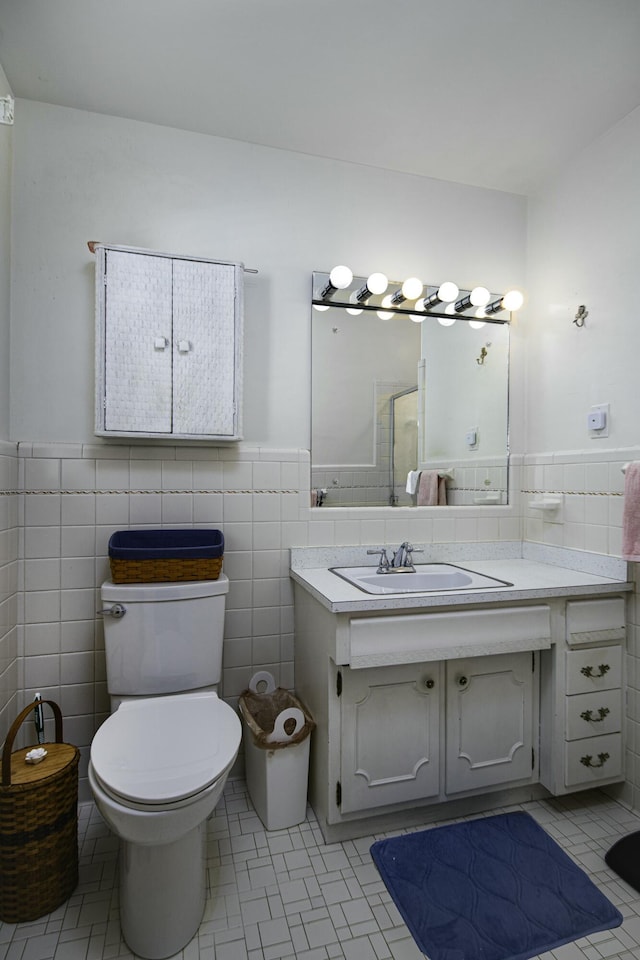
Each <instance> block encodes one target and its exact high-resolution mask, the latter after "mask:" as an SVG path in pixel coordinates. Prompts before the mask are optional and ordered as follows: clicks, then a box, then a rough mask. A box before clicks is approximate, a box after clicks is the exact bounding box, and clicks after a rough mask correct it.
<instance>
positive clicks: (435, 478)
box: [416, 470, 447, 507]
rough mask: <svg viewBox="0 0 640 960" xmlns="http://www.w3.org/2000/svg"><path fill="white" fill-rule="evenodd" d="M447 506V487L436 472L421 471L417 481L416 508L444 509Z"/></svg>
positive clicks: (442, 478)
mask: <svg viewBox="0 0 640 960" xmlns="http://www.w3.org/2000/svg"><path fill="white" fill-rule="evenodd" d="M446 504H447V485H446V482H445V479H444V477H441V476H439V475H438V471H437V470H423V471H422V472H421V473H420V479H419V480H418V496H417V498H416V505H417V506H418V507H444V506H446Z"/></svg>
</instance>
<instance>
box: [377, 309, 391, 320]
mask: <svg viewBox="0 0 640 960" xmlns="http://www.w3.org/2000/svg"><path fill="white" fill-rule="evenodd" d="M376 313H377V314H378V316H379V317H380V319H381V320H391V317H392V316H393V315H394V314H393V310H376Z"/></svg>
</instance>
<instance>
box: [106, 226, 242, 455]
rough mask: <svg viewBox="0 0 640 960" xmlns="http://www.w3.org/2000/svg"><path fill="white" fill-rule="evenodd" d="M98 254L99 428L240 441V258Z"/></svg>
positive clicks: (111, 432) (112, 250) (117, 249)
mask: <svg viewBox="0 0 640 960" xmlns="http://www.w3.org/2000/svg"><path fill="white" fill-rule="evenodd" d="M95 254H96V425H95V432H96V434H97V435H98V436H103V437H109V436H116V437H148V438H151V437H156V438H171V439H180V438H182V439H193V440H206V439H208V440H240V439H242V410H241V400H242V328H243V309H242V308H243V297H242V293H243V278H244V267H243V264H241V263H230V262H223V261H218V260H205V259H197V258H193V257H183V256H175V255H171V254H165V253H159V252H156V251H153V250H141V249H137V248H134V247H122V246H110V245H106V244H96V245H95Z"/></svg>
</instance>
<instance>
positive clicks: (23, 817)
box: [0, 700, 80, 923]
mask: <svg viewBox="0 0 640 960" xmlns="http://www.w3.org/2000/svg"><path fill="white" fill-rule="evenodd" d="M40 702H41V703H42V704H45V703H46V704H48V705H49V706H50V707H51V709H52V710H53V714H54V718H55V730H56V733H55V736H56V742H55V743H45V744H42V746H43V747H44V748H45V749H46V751H47V756H46V757H45V759H44V760H43V761H42V762H41V763H38V764H37V765H31V764H28V763H26V762H25V757H26V754H27V753H28V752H29V750H30V749H31V748H30V747H26V748H23V749H21V750H15V751H14V752H13V753H12V752H11V748H12V746H13V742H14V740H15V738H16V734H17V733H18V730H19V729H20V727H21V725H22V723H23V721H24V720H25V719H26V717H28V716H29V714H30V713H32V712H33V709H34V705H33V704H29V705H28V706H27V707H25V708H24V710H23V711H22V712H21V713H20V714H19V715H18V716H17V717H16V719H15V720H14V722H13V724H12V726H11V729H10V730H9V733H8V734H7V739H6V740H5V744H4V748H3V751H2V784H1V785H0V920H4V921H5V922H6V923H25V922H27V921H30V920H36V919H37V918H38V917H41V916H43V915H44V914H46V913H51V911H52V910H55V909H56V908H57V907H59V906H60V904H61V903H63V902H64V901H65V900H66V899H67V897H69V896H70V895H71V894H72V893H73V891H74V889H75V887H76V885H77V883H78V762H79V760H80V751H79V750H78V748H77V747H74V746H72V745H71V744H69V743H63V740H62V714H61V712H60V708H59V707H58V705H57V703H54V701H53V700H42V701H40Z"/></svg>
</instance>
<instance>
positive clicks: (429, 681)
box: [422, 677, 436, 690]
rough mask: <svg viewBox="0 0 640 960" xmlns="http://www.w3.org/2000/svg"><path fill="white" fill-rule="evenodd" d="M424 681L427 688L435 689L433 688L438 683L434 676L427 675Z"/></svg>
mask: <svg viewBox="0 0 640 960" xmlns="http://www.w3.org/2000/svg"><path fill="white" fill-rule="evenodd" d="M422 682H423V684H424V685H425V687H426V688H427V690H433V688H434V687H435V685H436V682H435V680H434V679H433V678H432V677H426V678H425V679H424V680H423V681H422Z"/></svg>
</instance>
